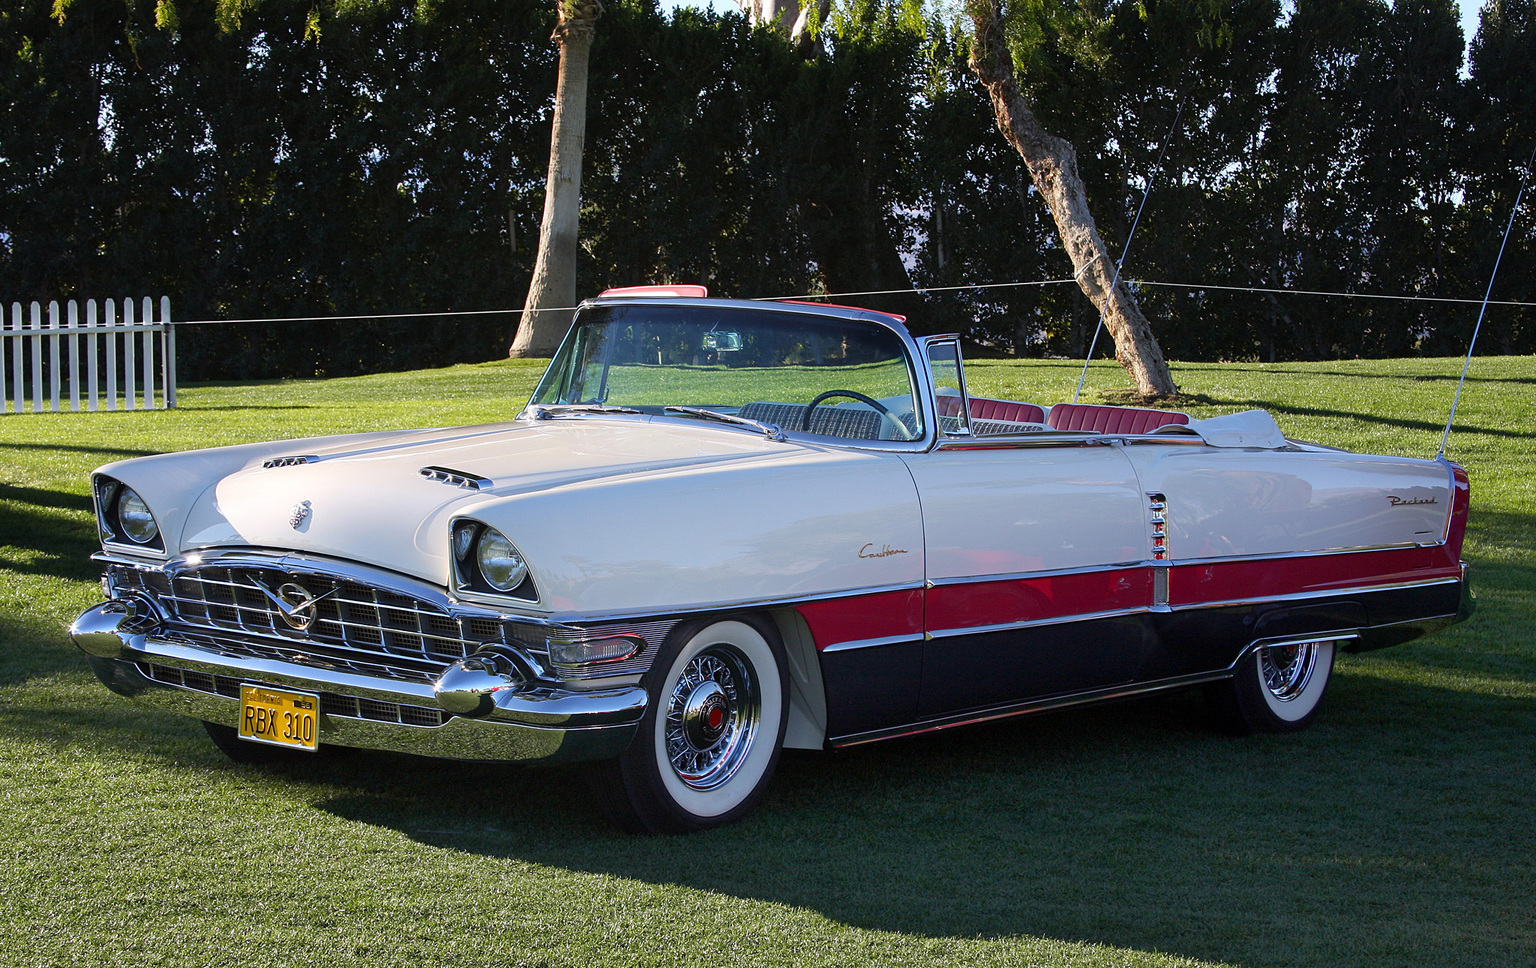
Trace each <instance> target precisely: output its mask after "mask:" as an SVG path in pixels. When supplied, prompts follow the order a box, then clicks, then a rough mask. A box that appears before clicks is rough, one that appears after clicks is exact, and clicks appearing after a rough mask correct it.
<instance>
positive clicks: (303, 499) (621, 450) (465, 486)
mask: <svg viewBox="0 0 1536 968" xmlns="http://www.w3.org/2000/svg"><path fill="white" fill-rule="evenodd" d="M275 446H276V447H277V452H276V453H273V452H272V449H271V448H268V449H267V450H266V452H265V453H258V454H255V455H252V456H251V457H249V458H248V459H247V461H246V462H245V466H242V467H240V468H239V469H237V470H234V471H233V472H231V473H227V474H224V475H223V476H221V477H220V478H219V479H218V480H217V481H216V482H214V483H213V485H212V486H211V487H209V488H207V489H206V490H204V491H203V492H202V493H201V494H200V495H199V496H198V497H196V499H195V500H193V501H192V502H191V503H190V507H189V508H188V511H187V514H186V517H185V523H184V525H183V527H182V528H181V529H180V532H179V536H178V535H177V534H176V533H175V532H174V531H172V532H171V535H170V536H171V537H172V538H173V540H174V541H175V543H176V545H177V550H179V551H182V552H187V551H193V550H198V549H207V548H218V547H231V546H235V547H238V546H250V547H262V548H280V549H288V550H294V551H303V552H310V553H314V554H321V555H328V556H336V557H344V558H350V559H361V560H366V561H373V562H376V563H378V564H382V565H384V566H386V567H389V568H392V569H394V570H397V571H401V572H404V573H407V574H413V575H416V576H417V577H420V578H423V579H426V580H429V581H434V582H438V583H442V582H445V581H446V580H447V575H448V558H447V554H448V538H449V521H450V519H451V518H452V517H454V516H455V515H460V514H473V513H474V512H475V510H476V509H477V508H480V507H482V506H484V505H486V504H488V503H496V502H500V501H505V500H506V499H508V498H513V497H516V496H518V495H525V494H529V493H531V492H537V491H546V490H552V489H561V488H568V487H572V486H580V485H586V484H590V483H592V482H596V481H601V480H606V479H612V478H615V477H621V476H627V477H636V476H642V477H643V476H646V475H664V474H667V473H668V472H671V471H674V470H676V469H679V468H684V467H686V468H690V469H696V468H699V467H703V466H709V465H718V464H721V463H728V462H770V463H771V462H779V461H784V460H791V461H794V460H804V459H806V458H808V457H813V455H814V454H815V453H816V452H817V451H818V448H814V447H808V446H806V445H804V444H796V443H784V442H773V441H769V440H767V439H765V438H762V437H759V436H756V435H754V434H749V433H743V432H741V431H737V430H733V429H729V428H716V427H709V426H694V425H689V424H684V423H679V422H674V421H652V420H650V419H649V418H644V417H635V418H619V419H615V418H606V417H601V418H600V417H578V418H563V419H557V420H550V421H533V422H526V421H525V422H518V423H513V424H501V425H493V426H487V427H471V428H455V429H451V430H439V431H411V432H403V433H399V434H388V435H371V436H369V437H366V438H341V439H338V440H336V441H334V442H328V441H325V440H314V441H303V440H300V441H289V442H286V443H285V444H281V445H275ZM176 456H177V455H169V456H167V457H164V458H151V460H160V461H173V460H174V459H175V458H176ZM426 468H438V469H441V470H444V471H447V472H450V473H447V474H444V473H437V474H435V476H433V477H429V476H427V475H426V474H424V473H423V470H424V469H426ZM121 476H123V477H124V478H125V479H129V478H132V477H136V476H138V475H130V474H123V475H121ZM128 482H129V483H130V484H131V485H133V486H135V487H141V485H140V484H138V483H137V482H135V481H134V480H131V479H129V480H128ZM471 482H475V483H471ZM144 490H146V491H153V488H152V487H144ZM145 496H146V498H148V499H150V501H151V506H152V507H154V506H155V504H154V498H153V497H152V495H151V494H149V493H146V495H145ZM167 523H168V522H167Z"/></svg>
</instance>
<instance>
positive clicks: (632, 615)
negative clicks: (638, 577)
mask: <svg viewBox="0 0 1536 968" xmlns="http://www.w3.org/2000/svg"><path fill="white" fill-rule="evenodd" d="M925 587H926V585H925V583H924V582H922V581H911V582H900V583H898V584H894V585H871V586H869V587H867V588H844V589H838V590H835V591H826V592H817V593H815V594H812V595H788V596H784V597H782V598H747V599H734V600H732V599H727V600H723V601H715V602H706V603H702V604H698V605H688V606H685V607H682V608H675V609H669V610H666V611H650V612H636V611H632V610H629V611H614V612H582V613H579V614H578V613H574V612H557V613H555V614H553V615H550V616H548V618H547V621H549V622H550V623H552V624H555V625H578V624H581V625H590V624H594V623H608V622H640V621H645V622H659V621H664V620H666V619H670V618H684V617H692V616H703V615H714V614H718V613H721V612H758V611H763V610H764V609H775V608H793V607H794V606H796V605H809V604H812V603H815V602H835V601H841V600H843V599H850V598H865V597H868V596H871V595H884V594H887V593H890V592H911V591H922V590H923V588H925Z"/></svg>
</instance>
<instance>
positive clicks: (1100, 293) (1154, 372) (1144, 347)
mask: <svg viewBox="0 0 1536 968" xmlns="http://www.w3.org/2000/svg"><path fill="white" fill-rule="evenodd" d="M969 12H970V15H971V19H972V21H973V23H974V24H975V36H974V46H973V47H972V50H971V62H970V63H971V69H972V70H973V71H974V72H975V73H976V76H977V78H979V79H980V80H981V83H982V85H983V86H985V87H986V89H987V94H988V95H989V96H990V97H991V99H992V109H993V111H994V112H995V113H996V115H997V124H998V127H999V128H1000V129H1002V132H1003V136H1004V137H1005V138H1007V139H1008V142H1009V143H1010V144H1012V145H1013V147H1014V150H1016V151H1017V152H1018V153H1019V156H1020V157H1022V158H1023V159H1024V164H1025V166H1026V167H1027V168H1028V169H1029V174H1030V178H1031V179H1033V181H1034V184H1035V188H1036V190H1037V191H1039V193H1040V197H1041V198H1042V199H1043V200H1044V201H1045V205H1046V207H1047V208H1048V209H1049V210H1050V212H1051V217H1052V218H1053V219H1055V222H1056V229H1057V232H1058V233H1059V234H1060V236H1061V242H1062V245H1063V247H1064V248H1065V249H1066V251H1067V255H1068V256H1069V257H1070V258H1071V260H1072V265H1073V268H1074V273H1073V275H1074V277H1075V278H1076V279H1077V282H1078V285H1079V286H1081V287H1082V290H1083V293H1084V294H1085V295H1087V297H1088V298H1089V299H1090V300H1092V301H1093V304H1094V306H1096V307H1097V308H1098V310H1099V312H1100V313H1101V314H1102V315H1103V318H1104V326H1105V328H1106V329H1108V330H1109V332H1110V335H1111V336H1112V337H1114V340H1115V358H1116V359H1117V360H1118V361H1119V362H1120V365H1121V366H1123V367H1125V369H1126V372H1127V373H1129V374H1130V375H1131V379H1132V381H1133V382H1134V383H1135V385H1136V391H1137V392H1138V393H1140V394H1141V395H1143V396H1146V397H1159V396H1172V395H1173V394H1175V393H1177V392H1178V387H1176V386H1175V385H1174V383H1173V377H1172V375H1171V374H1170V373H1169V372H1168V363H1167V361H1166V360H1164V359H1163V353H1162V350H1161V349H1160V348H1159V347H1158V345H1157V340H1156V339H1155V338H1154V337H1153V335H1152V327H1151V325H1150V324H1149V323H1148V322H1147V318H1146V316H1144V315H1143V314H1142V312H1141V308H1140V307H1139V306H1137V304H1136V298H1135V297H1134V296H1133V295H1132V294H1131V290H1130V287H1129V286H1127V285H1126V283H1125V281H1124V280H1123V279H1119V278H1117V274H1116V272H1115V264H1114V260H1113V259H1111V258H1110V255H1109V251H1108V249H1107V248H1106V247H1105V245H1104V240H1103V239H1101V238H1100V237H1099V232H1098V229H1097V228H1096V227H1095V225H1094V221H1093V216H1092V214H1091V213H1090V212H1089V211H1088V197H1087V192H1086V191H1085V189H1084V188H1083V180H1082V178H1081V176H1080V175H1079V174H1078V171H1077V151H1076V149H1074V148H1073V147H1072V144H1071V143H1070V142H1068V141H1065V140H1063V139H1061V138H1058V137H1056V136H1055V135H1052V134H1051V133H1049V132H1048V131H1046V130H1045V128H1044V127H1043V126H1042V125H1041V124H1040V122H1039V120H1038V119H1037V118H1036V116H1035V112H1034V110H1033V109H1032V108H1031V107H1030V104H1029V102H1028V100H1027V99H1026V98H1025V97H1024V94H1023V92H1022V91H1020V90H1019V85H1018V81H1017V80H1016V79H1015V76H1014V70H1013V55H1012V53H1011V52H1010V51H1009V49H1008V42H1007V38H1006V37H1005V35H1004V32H1003V17H1002V11H1001V10H1000V9H999V6H998V2H997V0H972V3H971V6H970V10H969Z"/></svg>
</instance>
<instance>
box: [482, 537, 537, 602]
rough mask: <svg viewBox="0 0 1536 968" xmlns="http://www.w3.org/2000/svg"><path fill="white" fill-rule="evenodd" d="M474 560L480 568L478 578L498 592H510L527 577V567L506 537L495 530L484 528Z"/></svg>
mask: <svg viewBox="0 0 1536 968" xmlns="http://www.w3.org/2000/svg"><path fill="white" fill-rule="evenodd" d="M475 560H476V563H477V564H479V566H480V577H481V578H484V579H485V583H486V584H487V585H490V586H491V587H492V588H494V589H496V590H497V591H499V592H510V591H512V590H513V589H515V588H516V587H517V586H518V585H521V584H522V583H523V579H524V578H526V577H528V566H527V565H526V564H525V563H524V562H523V556H522V555H520V554H518V553H517V549H516V548H514V547H512V542H510V541H508V540H507V538H506V535H504V534H502V533H501V532H500V531H497V530H496V529H495V528H486V529H485V531H484V532H483V533H482V534H481V535H480V541H479V542H478V543H477V545H476V548H475Z"/></svg>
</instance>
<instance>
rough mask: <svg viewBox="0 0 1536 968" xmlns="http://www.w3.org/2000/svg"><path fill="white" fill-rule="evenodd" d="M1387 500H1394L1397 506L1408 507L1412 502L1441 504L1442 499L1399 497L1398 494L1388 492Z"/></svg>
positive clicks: (1393, 502)
mask: <svg viewBox="0 0 1536 968" xmlns="http://www.w3.org/2000/svg"><path fill="white" fill-rule="evenodd" d="M1387 500H1388V501H1390V502H1392V506H1393V507H1395V508H1400V507H1407V506H1408V505H1410V504H1439V503H1440V501H1439V500H1438V499H1436V498H1432V497H1398V496H1397V495H1396V494H1388V495H1387Z"/></svg>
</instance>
